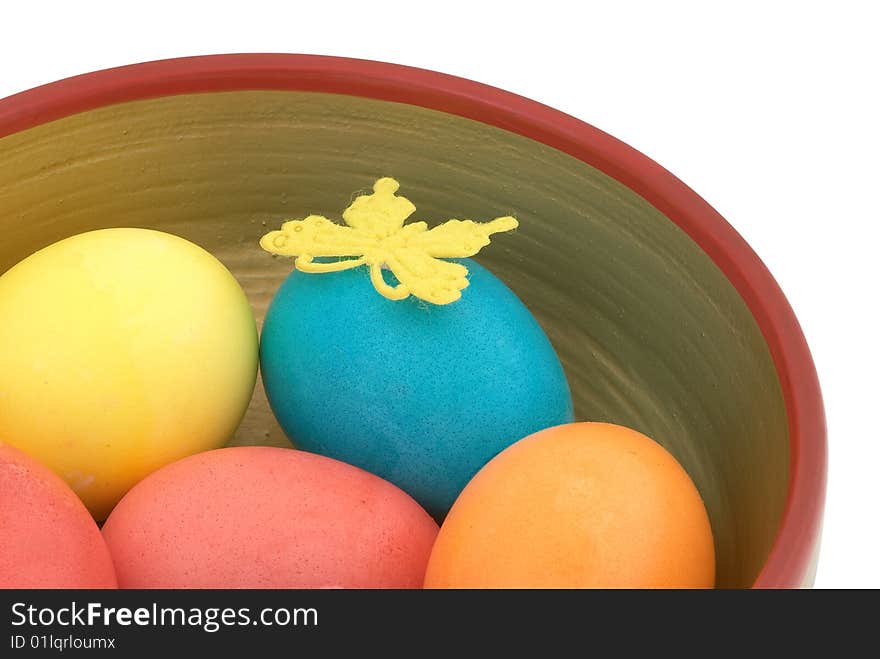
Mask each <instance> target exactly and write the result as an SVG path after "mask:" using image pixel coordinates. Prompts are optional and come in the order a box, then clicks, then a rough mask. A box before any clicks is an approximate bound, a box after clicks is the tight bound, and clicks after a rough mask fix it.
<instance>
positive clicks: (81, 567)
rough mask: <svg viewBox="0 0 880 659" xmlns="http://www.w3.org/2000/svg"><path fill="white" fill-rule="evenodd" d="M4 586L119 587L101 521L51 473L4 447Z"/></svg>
mask: <svg viewBox="0 0 880 659" xmlns="http://www.w3.org/2000/svg"><path fill="white" fill-rule="evenodd" d="M0 588H116V574H115V572H114V571H113V562H112V560H111V559H110V552H109V551H108V550H107V545H106V544H105V543H104V539H103V538H102V537H101V531H100V530H99V529H98V526H97V524H95V520H94V519H92V516H91V515H90V514H89V511H88V510H86V507H85V506H84V505H83V503H82V501H80V499H79V498H78V497H77V496H76V494H75V493H74V492H73V490H71V489H70V487H68V486H67V484H66V483H65V482H64V481H63V480H61V479H60V478H59V477H58V476H57V475H55V474H54V473H53V472H52V471H51V470H50V469H48V468H47V467H44V466H43V465H41V464H40V463H39V462H37V461H36V460H34V459H33V458H32V457H30V456H28V455H27V454H26V453H24V452H23V451H20V450H18V449H17V448H14V447H12V446H9V445H8V444H3V443H0Z"/></svg>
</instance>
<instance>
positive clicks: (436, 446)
mask: <svg viewBox="0 0 880 659" xmlns="http://www.w3.org/2000/svg"><path fill="white" fill-rule="evenodd" d="M459 262H460V263H462V264H464V265H465V266H466V267H467V268H468V270H469V271H470V274H469V286H468V287H467V288H465V289H464V291H463V292H462V298H461V299H460V300H458V301H456V302H453V303H451V304H448V305H433V304H429V303H425V302H421V301H419V300H417V299H416V298H414V297H410V298H407V299H405V300H402V301H391V300H388V299H386V298H384V297H382V296H381V295H379V294H378V293H377V292H376V291H375V290H374V288H373V285H372V284H371V282H370V278H369V274H368V272H367V270H366V268H357V269H354V270H348V271H343V272H336V273H331V274H306V273H301V272H296V271H294V272H293V273H292V274H291V275H290V276H289V277H288V278H287V279H286V280H285V281H284V283H283V284H282V286H281V287H280V289H279V290H278V292H277V294H276V295H275V298H274V299H273V300H272V303H271V305H270V307H269V310H268V312H267V315H266V319H265V323H264V325H263V333H262V337H261V348H260V350H261V353H260V354H261V372H262V378H263V382H264V385H265V389H266V393H267V395H268V398H269V402H270V404H271V407H272V410H273V411H274V413H275V415H276V417H277V418H278V420H279V422H280V423H281V426H282V428H283V429H284V430H285V432H286V433H287V435H288V436H289V437H290V439H291V441H293V443H294V444H295V445H296V446H297V447H299V448H302V449H305V450H308V451H313V452H315V453H320V454H322V455H327V456H330V457H333V458H337V459H339V460H343V461H345V462H348V463H351V464H353V465H356V466H358V467H361V468H363V469H366V470H367V471H370V472H372V473H375V474H378V475H379V476H381V477H382V478H385V479H387V480H389V481H391V482H392V483H394V484H395V485H398V486H399V487H401V488H402V489H403V490H405V491H406V492H408V493H409V494H411V495H412V496H413V497H414V498H415V499H416V500H417V501H419V503H421V504H422V505H423V506H424V507H425V508H426V509H427V510H428V512H430V513H431V514H432V515H434V516H435V518H437V519H442V517H443V516H444V515H445V514H446V512H447V511H448V509H449V507H450V506H451V505H452V502H453V501H454V500H455V497H456V496H458V494H459V492H460V491H461V490H462V488H463V487H464V486H465V485H466V484H467V482H468V480H470V478H471V477H472V476H473V475H474V474H475V473H476V472H477V470H479V469H480V467H482V466H483V465H484V464H485V463H486V462H487V461H488V460H489V459H491V458H492V457H493V456H494V455H496V454H497V453H498V452H499V451H501V450H502V449H504V448H505V447H507V446H508V445H510V444H511V443H513V442H515V441H516V440H518V439H521V438H523V437H525V436H527V435H529V434H531V433H533V432H536V431H538V430H540V429H542V428H546V427H548V426H554V425H557V424H561V423H566V422H569V421H572V420H573V412H572V401H571V394H570V392H569V388H568V383H567V381H566V379H565V374H564V372H563V369H562V366H561V364H560V362H559V358H558V357H557V355H556V353H555V351H554V349H553V346H552V345H551V344H550V341H549V340H548V338H547V336H546V335H545V334H544V332H543V330H542V329H541V327H540V325H539V324H538V322H537V321H536V320H535V318H534V317H533V316H532V314H531V313H530V312H529V310H528V309H527V308H526V307H525V305H524V304H523V303H522V302H521V301H520V300H519V298H518V297H517V296H516V295H515V294H514V293H513V291H511V290H510V289H509V288H508V287H507V286H506V285H505V284H504V283H503V282H502V281H501V280H500V279H498V278H497V277H496V276H495V275H493V274H492V273H491V272H490V271H489V270H487V269H486V268H484V267H482V266H480V265H479V264H478V263H477V262H475V261H473V260H470V259H463V260H461V261H459ZM386 277H389V278H390V273H386ZM389 283H392V282H390V281H389Z"/></svg>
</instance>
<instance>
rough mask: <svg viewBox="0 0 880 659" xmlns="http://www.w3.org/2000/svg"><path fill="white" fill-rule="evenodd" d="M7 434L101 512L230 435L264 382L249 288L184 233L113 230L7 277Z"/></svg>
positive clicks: (54, 250) (1, 397)
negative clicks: (158, 472) (259, 378)
mask: <svg viewBox="0 0 880 659" xmlns="http://www.w3.org/2000/svg"><path fill="white" fill-rule="evenodd" d="M0 318H2V322H0V437H2V438H3V439H4V440H5V441H6V442H8V443H10V444H12V445H14V446H18V447H20V448H22V449H23V450H25V451H26V452H27V453H29V454H30V455H33V456H34V457H35V458H37V459H38V460H40V461H41V462H43V463H44V464H46V465H47V466H49V467H51V468H52V469H53V470H54V471H55V472H56V473H57V474H59V475H60V476H61V477H62V478H63V479H64V480H65V481H66V482H67V483H68V484H69V485H70V486H71V487H72V488H73V489H74V491H75V492H76V493H77V494H78V495H79V496H80V497H81V498H82V500H83V501H84V502H85V503H86V506H87V507H88V508H89V510H91V512H92V513H93V514H94V516H95V517H96V518H98V519H103V518H104V517H105V516H106V515H107V513H109V512H110V509H111V508H112V507H113V505H114V504H115V503H116V502H117V501H118V500H119V498H120V497H121V496H122V495H123V494H124V493H125V491H126V490H128V488H130V487H131V486H132V485H133V484H134V483H136V482H137V481H138V480H140V479H141V478H143V477H144V476H145V475H146V474H148V473H150V472H151V471H153V470H154V469H156V468H158V467H160V466H162V465H163V464H166V463H168V462H171V461H173V460H176V459H178V458H180V457H183V456H185V455H189V454H191V453H195V452H197V451H204V450H208V449H211V448H216V447H218V446H222V445H223V444H224V443H225V442H226V441H227V440H228V439H229V438H230V437H231V436H232V434H233V433H234V431H235V429H236V427H237V425H238V423H239V422H240V420H241V418H242V416H243V414H244V412H245V409H246V408H247V405H248V402H249V400H250V397H251V394H252V392H253V386H254V383H255V380H256V369H257V361H258V348H257V333H256V324H255V321H254V316H253V313H252V312H251V308H250V306H249V304H248V301H247V299H246V298H245V295H244V292H243V291H242V290H241V287H240V286H239V285H238V283H237V282H236V280H235V278H234V277H233V276H232V275H231V274H230V272H229V271H228V270H227V269H226V268H225V267H224V266H223V265H222V264H221V263H220V262H219V261H218V260H217V259H216V258H214V257H213V256H211V255H210V254H209V253H208V252H206V251H205V250H203V249H201V248H200V247H198V246H196V245H194V244H193V243H191V242H188V241H186V240H184V239H182V238H179V237H176V236H173V235H170V234H167V233H161V232H157V231H149V230H145V229H105V230H100V231H93V232H90V233H84V234H80V235H77V236H73V237H71V238H67V239H66V240H62V241H60V242H57V243H55V244H53V245H50V246H49V247H46V248H45V249H42V250H40V251H39V252H37V253H35V254H33V255H31V256H29V257H28V258H26V259H25V260H23V261H21V262H20V263H18V264H17V265H16V266H14V267H13V268H11V269H10V270H8V271H7V272H6V273H4V274H3V275H2V277H0Z"/></svg>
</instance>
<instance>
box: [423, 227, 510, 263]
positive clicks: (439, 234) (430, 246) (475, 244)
mask: <svg viewBox="0 0 880 659" xmlns="http://www.w3.org/2000/svg"><path fill="white" fill-rule="evenodd" d="M517 225H518V223H517V221H516V220H515V219H514V218H512V217H499V218H497V219H495V220H492V221H491V222H474V221H473V220H449V221H448V222H444V223H443V224H441V225H440V226H437V227H434V228H433V229H431V230H430V231H425V232H424V233H420V234H418V235H415V236H413V237H411V238H410V239H409V241H408V242H407V246H408V247H411V248H413V249H418V250H422V251H423V252H425V253H426V254H428V255H430V256H434V257H437V258H441V259H451V258H462V257H465V256H473V255H474V254H476V253H477V252H479V251H480V250H481V249H482V248H483V247H485V246H486V245H488V244H489V242H490V240H489V236H491V235H492V234H493V233H498V232H500V231H510V230H511V229H515V228H516V227H517Z"/></svg>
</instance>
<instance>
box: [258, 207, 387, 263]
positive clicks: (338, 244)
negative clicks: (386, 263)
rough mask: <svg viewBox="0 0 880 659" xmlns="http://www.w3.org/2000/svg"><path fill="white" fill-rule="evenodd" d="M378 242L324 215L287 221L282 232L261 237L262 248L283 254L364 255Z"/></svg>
mask: <svg viewBox="0 0 880 659" xmlns="http://www.w3.org/2000/svg"><path fill="white" fill-rule="evenodd" d="M375 243H376V240H375V239H374V238H371V237H370V236H365V235H364V234H363V233H362V232H360V231H358V230H357V229H353V228H352V227H346V226H342V225H341V224H336V223H335V222H331V221H330V220H328V219H327V218H325V217H321V216H320V215H310V216H309V217H307V218H306V219H304V220H291V221H289V222H285V223H284V224H282V225H281V230H280V231H270V232H269V233H267V234H266V235H265V236H263V237H262V238H261V239H260V247H262V248H263V249H265V250H266V251H267V252H271V253H272V254H278V255H279V256H311V257H321V256H362V255H363V254H364V252H365V251H367V249H369V248H370V246H371V245H373V244H375Z"/></svg>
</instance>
